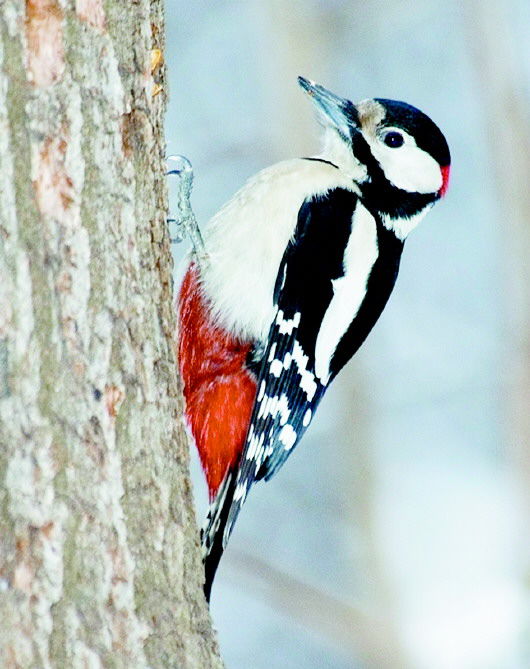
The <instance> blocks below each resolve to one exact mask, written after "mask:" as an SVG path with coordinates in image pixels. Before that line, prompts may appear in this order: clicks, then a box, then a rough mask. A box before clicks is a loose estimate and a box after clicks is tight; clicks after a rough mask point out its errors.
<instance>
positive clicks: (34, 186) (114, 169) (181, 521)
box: [0, 0, 221, 669]
mask: <svg viewBox="0 0 530 669" xmlns="http://www.w3.org/2000/svg"><path fill="white" fill-rule="evenodd" d="M163 48H164V33H163V17H162V2H161V1H160V0H151V1H150V0H134V1H131V2H121V1H120V0H105V1H104V0H26V2H25V3H24V2H21V0H3V1H2V3H1V5H0V98H1V99H0V532H1V538H0V666H2V667H78V666H79V667H80V666H83V667H103V666H105V667H111V666H112V667H125V666H127V667H135V668H136V667H144V666H150V667H179V668H187V667H194V668H195V667H197V668H200V669H203V668H208V667H220V666H221V661H220V659H219V656H218V651H217V646H216V641H215V638H214V635H213V633H212V629H211V623H210V618H209V614H208V610H207V607H206V605H205V601H204V597H203V595H202V587H201V582H202V566H201V563H200V554H199V546H198V533H197V529H196V524H195V517H194V511H193V503H192V496H191V487H190V482H189V478H188V453H187V444H186V437H185V435H184V432H183V429H182V421H181V404H180V392H179V388H178V384H177V379H176V372H175V369H176V368H175V359H174V354H173V350H172V335H173V332H174V328H175V321H174V314H173V309H172V288H171V259H170V252H169V240H168V234H167V230H166V225H165V217H166V212H165V205H166V187H165V177H164V171H165V168H164V160H163V159H164V143H163V133H162V115H163V112H164V108H165V90H164V70H163V67H162V66H161V65H160V63H157V60H159V58H158V56H159V55H160V54H159V52H157V51H156V49H160V50H162V51H163Z"/></svg>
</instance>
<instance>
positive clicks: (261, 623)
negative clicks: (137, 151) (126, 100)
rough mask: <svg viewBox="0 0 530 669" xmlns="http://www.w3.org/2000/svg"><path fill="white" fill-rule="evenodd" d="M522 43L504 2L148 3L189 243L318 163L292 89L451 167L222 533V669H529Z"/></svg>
mask: <svg viewBox="0 0 530 669" xmlns="http://www.w3.org/2000/svg"><path fill="white" fill-rule="evenodd" d="M529 35H530V3H528V1H527V0H505V2H502V1H501V2H499V1H498V0H497V1H496V2H493V1H491V2H490V1H488V0H465V1H463V0H460V1H458V0H445V1H444V2H443V3H442V2H439V1H437V0H417V1H416V2H414V3H413V2H406V1H405V0H370V1H366V0H362V1H361V0H358V1H355V0H350V1H346V0H327V1H325V0H320V1H318V0H305V1H304V2H302V1H296V0H290V1H287V0H285V1H284V2H281V1H279V0H262V1H258V0H246V1H245V2H243V1H240V2H238V1H234V2H228V1H227V2H222V1H219V0H215V1H214V0H211V1H206V0H194V1H193V2H190V1H189V0H168V2H167V51H166V61H167V66H168V75H169V80H170V91H169V94H170V105H169V112H168V116H167V138H168V140H167V141H168V153H182V154H185V155H186V156H187V157H188V158H189V159H190V160H191V162H192V163H193V166H194V170H195V188H194V196H193V205H194V209H195V212H196V215H197V217H198V219H199V221H200V222H201V224H202V225H204V224H205V223H206V221H207V220H208V218H209V217H210V216H211V215H212V214H213V213H214V212H215V211H216V210H217V209H218V208H219V207H220V206H221V205H222V204H223V203H224V202H225V201H226V200H227V199H228V198H229V197H231V195H232V194H233V193H234V192H235V191H236V190H237V189H238V188H239V187H240V186H241V185H242V184H243V183H244V181H245V180H246V179H247V178H248V177H249V176H250V175H252V174H253V173H255V172H256V171H258V170H259V169H261V168H263V167H265V166H267V165H269V164H271V163H273V162H276V161H278V160H281V159H284V158H290V157H294V156H300V155H305V156H307V155H312V154H314V153H316V152H317V151H318V148H319V144H318V127H317V124H316V122H315V121H314V118H313V110H312V108H311V105H310V104H309V103H308V100H307V99H306V97H305V96H304V95H303V94H302V92H301V90H300V89H299V88H298V86H297V84H296V76H297V75H298V74H302V75H304V76H306V77H309V78H311V79H315V80H316V81H318V82H320V83H322V84H323V85H325V86H326V87H328V88H330V89H331V90H333V91H334V92H336V93H338V94H339V95H342V96H344V97H349V98H351V99H352V100H353V101H358V100H360V99H363V98H366V97H387V98H396V99H402V100H406V101H407V102H410V103H411V104H414V105H415V106H417V107H419V108H421V109H422V110H423V111H425V112H426V113H428V114H429V115H430V116H431V117H432V118H433V119H434V120H435V121H436V123H438V125H440V127H441V128H442V129H443V131H444V132H445V134H446V137H447V138H448V141H449V145H450V147H451V152H452V162H453V167H452V180H451V187H450V190H449V194H448V197H447V198H446V200H445V201H443V202H442V203H440V204H439V205H438V206H437V207H436V208H435V209H434V210H433V212H432V213H431V214H429V216H428V217H427V219H426V220H425V222H423V223H422V224H421V225H420V227H419V228H418V230H417V231H415V232H414V233H413V235H412V236H411V237H410V239H409V240H408V241H407V245H406V248H405V253H404V257H403V262H402V270H401V273H400V277H399V280H398V284H397V287H396V291H395V292H394V294H393V296H392V298H391V300H390V303H389V305H388V307H387V309H386V311H385V312H384V314H383V316H382V318H381V320H380V321H379V323H378V325H377V326H376V328H375V329H374V331H373V333H372V334H371V336H370V337H369V339H368V341H367V343H366V344H365V345H364V346H363V348H362V349H361V351H360V352H359V353H358V354H357V356H356V357H355V358H354V360H353V361H352V362H351V363H350V364H349V365H348V367H347V368H346V370H344V372H343V373H342V374H341V376H340V377H339V379H338V380H337V381H336V383H335V385H334V386H333V387H332V389H331V390H330V391H329V393H328V395H327V396H326V398H325V400H324V402H323V404H322V406H321V409H320V411H319V414H317V418H316V419H315V421H314V423H313V425H312V428H311V429H310V430H309V432H308V434H307V435H306V437H305V438H304V440H303V442H302V443H301V445H300V446H299V447H298V449H297V451H296V452H295V454H294V455H293V456H292V457H291V458H290V459H289V461H288V463H287V465H286V466H285V467H284V469H282V471H281V472H280V473H279V475H278V476H277V477H276V478H275V479H273V481H271V482H270V483H268V484H266V485H261V484H260V485H257V486H256V487H255V488H254V489H253V490H252V492H251V494H250V497H249V500H248V502H247V504H246V506H245V508H244V510H243V512H242V514H241V516H240V519H239V521H238V525H237V526H236V530H235V532H234V534H233V536H232V539H231V542H230V545H229V548H228V551H227V553H226V554H225V557H224V560H223V561H222V563H221V567H220V570H219V573H218V577H217V580H216V583H215V584H214V589H213V596H212V615H213V618H214V622H215V625H216V627H217V628H218V630H219V639H220V644H221V649H222V654H223V657H224V658H225V661H226V664H227V667H228V669H270V668H275V669H284V668H285V669H298V668H300V667H303V668H304V669H313V668H315V669H317V668H318V669H322V668H330V669H352V668H355V669H357V668H359V669H360V668H363V669H365V668H366V669H387V668H388V669H390V668H392V669H399V668H400V667H403V668H407V669H526V668H527V667H530V637H529V635H528V631H529V610H530V606H529V601H528V581H529V565H530V561H529V555H528V548H529V541H528V529H529V527H528V514H527V508H528V501H529V497H530V475H529V471H530V465H529V457H528V437H529V431H530V430H529V426H528V418H527V416H528V414H529V413H530V401H529V399H530V388H528V387H527V385H526V381H527V380H528V373H527V372H526V371H525V370H527V369H528V366H529V362H530V361H529V354H528V350H527V351H526V353H525V346H526V344H527V341H528V340H527V339H525V338H526V337H527V334H525V332H526V326H527V325H528V323H529V322H530V318H528V307H527V302H526V299H527V297H528V290H529V288H528V282H527V279H528V278H529V277H528V274H529V270H528V264H529V261H528V255H527V251H528V235H529V232H528V229H527V226H528V225H530V223H529V220H528V219H529V214H530V208H529V202H528V193H527V192H526V191H527V190H528V189H529V184H530V181H529V178H530V172H529V171H528V163H529V160H530V158H529V156H530V146H529V144H528V138H529V133H530V131H529V127H530V123H529V121H530V116H529V114H528V103H529V101H530V53H529V49H530V47H529V44H530V37H529ZM525 170H526V172H525ZM525 244H526V246H525ZM184 247H185V245H181V246H180V247H177V248H176V257H177V259H178V257H179V256H180V255H181V254H182V252H183V250H185V248H184ZM525 249H526V251H525ZM525 356H526V357H525ZM194 467H195V470H196V477H195V478H196V489H197V510H198V515H199V517H200V518H201V519H202V516H203V514H204V511H205V507H206V491H205V487H204V484H203V481H202V479H201V475H200V472H199V471H198V468H197V465H196V463H195V465H194Z"/></svg>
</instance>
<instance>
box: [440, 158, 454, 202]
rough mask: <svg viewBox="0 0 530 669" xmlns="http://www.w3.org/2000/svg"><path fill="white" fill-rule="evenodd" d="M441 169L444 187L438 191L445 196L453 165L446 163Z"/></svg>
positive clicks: (441, 195)
mask: <svg viewBox="0 0 530 669" xmlns="http://www.w3.org/2000/svg"><path fill="white" fill-rule="evenodd" d="M440 169H441V170H442V187H441V188H440V190H439V191H438V195H439V196H440V197H443V196H444V195H445V194H446V193H447V189H448V188H449V174H450V172H451V165H444V166H443V167H441V168H440Z"/></svg>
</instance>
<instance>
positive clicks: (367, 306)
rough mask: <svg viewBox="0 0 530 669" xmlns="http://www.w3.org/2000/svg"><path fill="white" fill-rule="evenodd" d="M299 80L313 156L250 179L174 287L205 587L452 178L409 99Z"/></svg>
mask: <svg viewBox="0 0 530 669" xmlns="http://www.w3.org/2000/svg"><path fill="white" fill-rule="evenodd" d="M298 82H299V84H300V86H301V87H302V89H303V90H304V91H305V92H306V93H307V94H308V96H309V97H310V98H311V100H312V101H313V103H314V104H315V107H316V109H317V113H318V117H319V120H320V123H321V125H322V128H323V140H324V141H323V150H322V153H321V155H319V156H316V157H311V158H300V159H294V160H287V161H284V162H280V163H278V164H276V165H273V166H272V167H269V168H267V169H265V170H263V171H261V172H259V173H258V174H257V175H256V176H254V177H253V178H251V179H250V180H249V181H248V182H247V184H246V185H245V186H243V188H242V189H241V190H239V191H238V192H237V193H236V195H234V197H233V198H232V199H231V200H230V201H229V202H228V203H227V204H226V205H225V206H224V207H223V208H222V209H221V210H220V211H219V212H218V213H217V214H216V215H215V216H214V217H213V219H212V220H211V221H210V224H209V226H208V228H207V231H206V234H205V236H204V249H203V251H205V254H203V256H202V261H200V262H199V259H198V258H197V257H193V256H192V257H191V260H190V262H189V266H188V268H187V271H186V273H185V276H184V279H183V282H182V285H181V288H180V293H179V298H178V311H179V334H178V357H179V364H180V371H181V377H182V380H183V387H184V397H185V402H186V410H185V417H186V421H187V424H188V426H189V429H190V431H191V434H192V435H193V438H194V440H195V442H196V445H197V448H198V451H199V456H200V460H201V463H202V467H203V469H204V473H205V476H206V480H207V483H208V489H209V494H210V508H209V511H208V515H207V519H206V524H205V527H204V529H203V532H202V543H203V550H204V556H205V557H204V560H205V579H206V582H205V586H204V590H205V594H206V597H207V598H208V599H209V596H210V590H211V585H212V581H213V578H214V575H215V572H216V569H217V566H218V563H219V560H220V558H221V555H222V553H223V551H224V549H225V547H226V544H227V541H228V538H229V537H230V534H231V532H232V529H233V527H234V523H235V521H236V518H237V516H238V514H239V512H240V509H241V506H242V505H243V503H244V501H245V499H246V497H247V494H248V491H249V489H250V488H251V486H252V485H253V484H254V483H255V482H256V481H259V480H260V479H265V480H268V479H270V478H271V477H272V476H273V475H274V474H275V473H276V472H277V471H278V470H279V469H280V467H281V466H282V465H283V463H284V462H285V460H286V459H287V458H288V457H289V455H290V454H291V453H292V452H293V450H294V448H295V447H296V445H297V444H298V442H299V441H300V439H301V438H302V436H303V434H304V432H305V431H306V430H307V428H308V426H309V425H310V423H311V420H312V418H313V416H314V414H315V411H316V409H317V407H318V405H319V402H320V400H321V399H322V397H323V396H324V393H325V392H326V390H327V388H328V387H329V385H330V383H331V382H332V381H333V379H334V378H335V377H336V375H337V374H338V372H339V371H340V370H341V369H342V367H343V366H344V365H345V364H346V362H348V360H349V359H350V358H351V357H352V356H353V354H354V353H355V352H356V351H357V349H358V348H359V347H360V346H361V344H362V343H363V341H364V340H365V339H366V337H367V335H368V333H369V332H370V330H371V329H372V327H373V326H374V324H375V323H376V321H377V319H378V318H379V316H380V315H381V312H382V311H383V309H384V307H385V305H386V303H387V300H388V298H389V296H390V293H391V292H392V289H393V287H394V283H395V281H396V277H397V274H398V270H399V264H400V259H401V253H402V251H403V245H404V242H405V239H406V238H407V236H408V234H409V233H410V232H411V231H412V230H413V229H414V228H415V227H416V226H417V225H418V223H419V222H420V220H421V219H422V218H423V217H424V216H425V214H426V213H427V212H428V210H429V209H430V208H431V207H432V206H433V205H434V203H435V202H436V201H437V200H439V199H440V198H441V197H442V196H443V195H444V194H445V192H446V190H447V186H448V181H449V169H450V154H449V148H448V145H447V142H446V140H445V138H444V136H443V134H442V132H441V131H440V129H439V128H438V127H437V126H436V125H435V124H434V123H433V121H431V119H430V118H429V117H428V116H426V115H425V114H424V113H423V112H421V111H420V110H419V109H416V108H415V107H412V106H411V105H409V104H406V103H405V102H398V101H395V100H387V99H380V98H375V99H369V100H363V101H362V102H359V103H358V104H353V103H352V102H350V101H349V100H347V99H344V98H341V97H339V96H337V95H335V94H334V93H332V92H331V91H329V90H327V89H326V88H324V87H323V86H320V85H318V84H315V83H314V82H312V81H309V80H307V79H304V78H303V77H299V78H298Z"/></svg>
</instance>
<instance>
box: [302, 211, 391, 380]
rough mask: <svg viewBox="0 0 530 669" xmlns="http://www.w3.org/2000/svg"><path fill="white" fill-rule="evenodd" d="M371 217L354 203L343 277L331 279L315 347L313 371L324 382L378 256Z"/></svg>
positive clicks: (357, 309)
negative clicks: (329, 298)
mask: <svg viewBox="0 0 530 669" xmlns="http://www.w3.org/2000/svg"><path fill="white" fill-rule="evenodd" d="M378 254H379V252H378V245H377V226H376V222H375V219H374V217H373V216H372V214H370V212H369V211H368V210H367V209H366V208H365V207H364V206H363V205H362V204H361V202H358V203H357V206H356V208H355V211H354V213H353V219H352V230H351V233H350V238H349V240H348V244H347V245H346V248H345V250H344V259H343V269H344V276H342V277H340V278H339V279H336V280H335V281H333V282H332V283H333V297H332V299H331V302H330V303H329V306H328V308H327V310H326V313H325V315H324V318H323V320H322V324H321V326H320V330H319V332H318V336H317V341H316V346H315V373H316V375H317V376H318V377H319V378H320V380H321V382H322V383H323V384H324V385H325V384H326V383H327V382H328V380H329V375H330V371H329V367H330V364H331V359H332V358H333V354H334V353H335V350H336V348H337V345H338V343H339V342H340V340H341V339H342V337H343V335H344V334H345V332H346V330H347V329H348V327H349V325H350V323H351V322H352V321H353V319H354V318H355V316H356V315H357V312H358V311H359V308H360V306H361V304H362V301H363V300H364V297H365V295H366V285H367V283H368V278H369V276H370V272H371V271H372V267H373V265H374V263H375V261H376V260H377V256H378Z"/></svg>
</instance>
